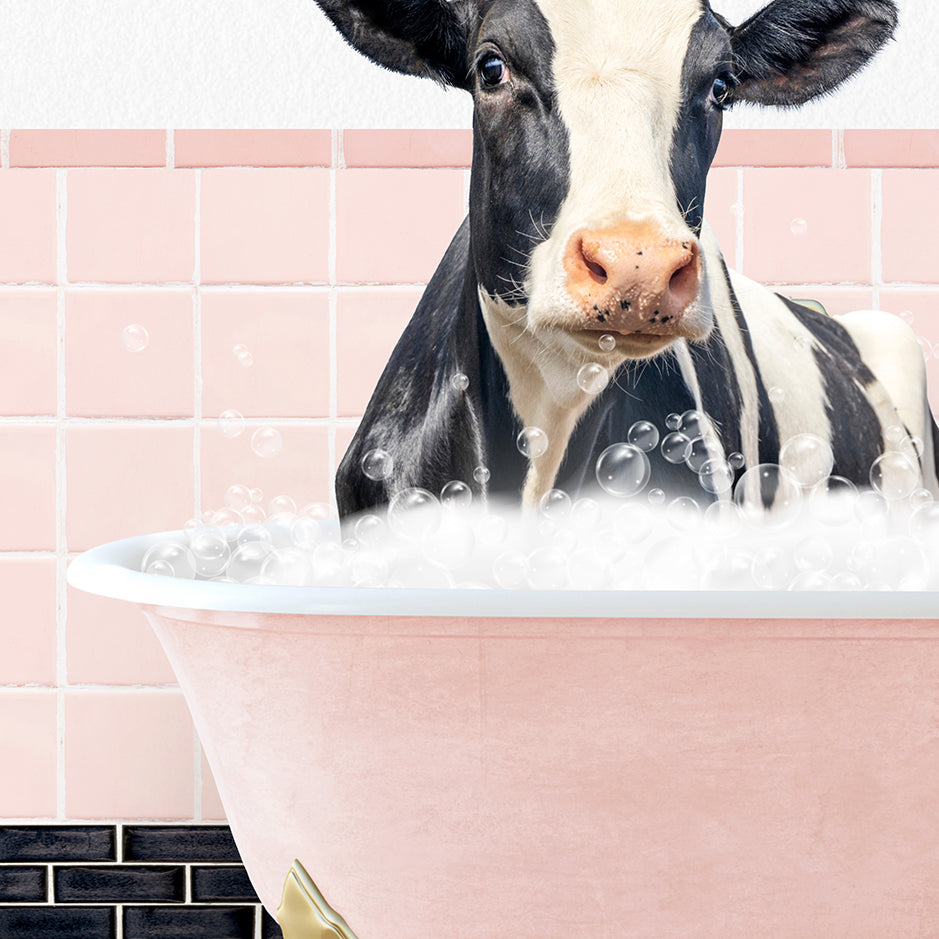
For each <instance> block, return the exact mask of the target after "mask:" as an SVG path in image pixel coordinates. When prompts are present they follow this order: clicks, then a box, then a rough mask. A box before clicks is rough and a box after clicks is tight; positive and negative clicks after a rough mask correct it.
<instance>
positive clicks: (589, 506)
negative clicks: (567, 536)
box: [571, 496, 603, 532]
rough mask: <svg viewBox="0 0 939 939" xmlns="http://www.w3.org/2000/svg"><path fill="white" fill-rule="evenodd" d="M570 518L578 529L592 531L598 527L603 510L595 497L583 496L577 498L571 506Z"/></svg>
mask: <svg viewBox="0 0 939 939" xmlns="http://www.w3.org/2000/svg"><path fill="white" fill-rule="evenodd" d="M571 518H572V519H573V522H574V527H575V528H577V529H579V530H580V531H586V532H594V531H597V529H598V528H599V527H600V522H601V521H602V519H603V510H602V509H601V508H600V503H599V502H597V500H596V499H591V498H589V497H587V496H584V497H583V498H581V499H578V500H577V501H576V502H575V503H574V505H573V506H572V507H571Z"/></svg>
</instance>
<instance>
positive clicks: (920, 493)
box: [910, 489, 933, 509]
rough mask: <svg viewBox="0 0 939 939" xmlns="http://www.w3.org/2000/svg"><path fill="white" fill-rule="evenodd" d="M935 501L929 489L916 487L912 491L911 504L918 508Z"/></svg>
mask: <svg viewBox="0 0 939 939" xmlns="http://www.w3.org/2000/svg"><path fill="white" fill-rule="evenodd" d="M932 501H933V497H932V493H931V492H930V491H929V490H928V489H914V490H913V491H912V492H911V493H910V505H911V506H912V507H913V508H914V509H916V508H919V506H921V505H926V504H927V503H929V502H932Z"/></svg>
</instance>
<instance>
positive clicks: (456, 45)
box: [316, 0, 474, 90]
mask: <svg viewBox="0 0 939 939" xmlns="http://www.w3.org/2000/svg"><path fill="white" fill-rule="evenodd" d="M316 2H317V3H318V4H319V6H320V7H321V8H322V10H323V12H324V13H325V14H326V15H327V16H328V17H329V18H330V19H331V20H332V21H333V24H334V25H335V27H336V28H337V29H338V30H339V32H340V33H342V35H343V37H344V38H345V39H346V41H347V42H348V43H349V44H350V45H351V46H352V47H353V48H355V49H357V50H358V51H359V52H361V53H362V54H363V55H366V56H368V58H370V59H371V60H372V61H373V62H377V63H378V64H379V65H383V66H384V67H385V68H390V69H392V71H395V72H403V73H404V74H406V75H419V76H422V77H425V78H432V79H434V80H435V81H438V82H440V83H442V84H445V85H452V86H454V87H456V88H464V89H466V90H469V88H470V76H469V69H468V63H467V51H466V45H467V38H466V37H467V27H468V24H469V22H470V20H471V18H472V16H473V9H474V8H473V7H472V5H471V0H453V2H449V0H316Z"/></svg>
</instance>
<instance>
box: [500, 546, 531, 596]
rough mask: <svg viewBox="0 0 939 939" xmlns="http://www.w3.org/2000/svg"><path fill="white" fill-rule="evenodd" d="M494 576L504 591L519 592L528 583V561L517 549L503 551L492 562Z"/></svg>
mask: <svg viewBox="0 0 939 939" xmlns="http://www.w3.org/2000/svg"><path fill="white" fill-rule="evenodd" d="M492 575H493V577H494V578H495V581H496V583H497V584H498V585H499V586H500V587H501V588H502V589H503V590H517V589H518V588H520V587H524V586H525V585H526V584H527V583H528V560H527V559H526V557H525V555H524V554H522V553H521V552H520V551H517V550H515V549H510V550H508V551H503V552H501V553H500V554H498V555H496V557H495V559H494V560H493V562H492Z"/></svg>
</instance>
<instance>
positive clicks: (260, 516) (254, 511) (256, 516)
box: [241, 502, 267, 523]
mask: <svg viewBox="0 0 939 939" xmlns="http://www.w3.org/2000/svg"><path fill="white" fill-rule="evenodd" d="M241 517H242V519H243V520H244V521H246V522H256V523H260V522H263V521H264V520H265V519H266V518H267V512H265V511H264V509H263V508H262V507H261V506H260V505H258V504H257V502H252V503H251V505H248V506H245V507H244V508H243V509H242V510H241Z"/></svg>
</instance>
